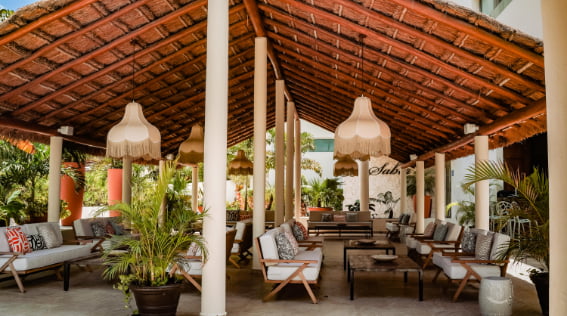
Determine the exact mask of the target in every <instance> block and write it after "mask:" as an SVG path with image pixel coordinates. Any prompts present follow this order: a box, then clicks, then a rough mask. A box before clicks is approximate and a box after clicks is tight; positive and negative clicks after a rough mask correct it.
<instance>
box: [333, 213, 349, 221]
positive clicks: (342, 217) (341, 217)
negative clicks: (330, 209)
mask: <svg viewBox="0 0 567 316" xmlns="http://www.w3.org/2000/svg"><path fill="white" fill-rule="evenodd" d="M333 221H334V222H346V215H335V216H333Z"/></svg>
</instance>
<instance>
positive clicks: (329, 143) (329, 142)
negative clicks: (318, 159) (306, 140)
mask: <svg viewBox="0 0 567 316" xmlns="http://www.w3.org/2000/svg"><path fill="white" fill-rule="evenodd" d="M313 142H314V143H315V150H312V151H314V152H333V151H334V150H335V140H334V139H315V140H314V141H313Z"/></svg>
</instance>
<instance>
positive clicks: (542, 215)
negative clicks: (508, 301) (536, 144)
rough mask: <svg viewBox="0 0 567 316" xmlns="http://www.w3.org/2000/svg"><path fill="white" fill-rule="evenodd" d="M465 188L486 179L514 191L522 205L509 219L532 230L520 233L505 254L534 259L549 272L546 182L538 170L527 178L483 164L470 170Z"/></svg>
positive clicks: (501, 165)
mask: <svg viewBox="0 0 567 316" xmlns="http://www.w3.org/2000/svg"><path fill="white" fill-rule="evenodd" d="M468 171H469V174H467V175H466V176H465V179H466V180H467V181H468V182H467V183H466V185H472V184H473V183H475V182H478V181H482V180H489V179H497V180H502V181H504V182H505V183H507V184H509V185H510V186H512V187H513V188H514V189H516V190H517V192H518V195H519V197H520V198H521V199H522V200H523V201H522V202H523V203H518V204H517V205H518V206H517V207H515V208H513V209H511V210H509V215H508V216H509V218H514V217H516V216H518V217H520V218H525V219H528V220H530V222H531V229H530V230H526V231H523V232H521V233H520V235H519V237H518V238H517V239H516V238H515V239H512V240H511V241H510V243H509V247H508V250H507V251H508V254H510V255H512V256H513V257H515V258H516V259H517V260H520V261H522V260H526V259H527V258H533V259H535V260H537V261H539V262H540V263H542V264H543V265H544V267H545V269H546V270H547V269H548V268H549V181H548V179H547V176H546V175H545V173H544V172H543V171H541V170H539V169H537V168H534V170H533V172H532V173H531V174H529V175H524V174H521V173H520V172H519V171H512V170H511V169H510V168H509V167H508V166H507V165H506V164H504V163H501V162H492V161H485V162H482V163H480V164H477V165H476V167H474V166H473V167H470V168H469V170H468Z"/></svg>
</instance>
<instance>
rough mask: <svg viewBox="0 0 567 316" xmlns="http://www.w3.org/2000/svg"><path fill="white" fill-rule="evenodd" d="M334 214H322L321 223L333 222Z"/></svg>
mask: <svg viewBox="0 0 567 316" xmlns="http://www.w3.org/2000/svg"><path fill="white" fill-rule="evenodd" d="M332 221H333V214H321V222H332Z"/></svg>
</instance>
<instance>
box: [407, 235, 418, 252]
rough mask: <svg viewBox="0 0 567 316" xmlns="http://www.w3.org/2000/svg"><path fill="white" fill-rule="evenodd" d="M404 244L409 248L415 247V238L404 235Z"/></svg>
mask: <svg viewBox="0 0 567 316" xmlns="http://www.w3.org/2000/svg"><path fill="white" fill-rule="evenodd" d="M406 246H407V247H408V248H411V249H415V247H417V239H415V238H413V237H406Z"/></svg>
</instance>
